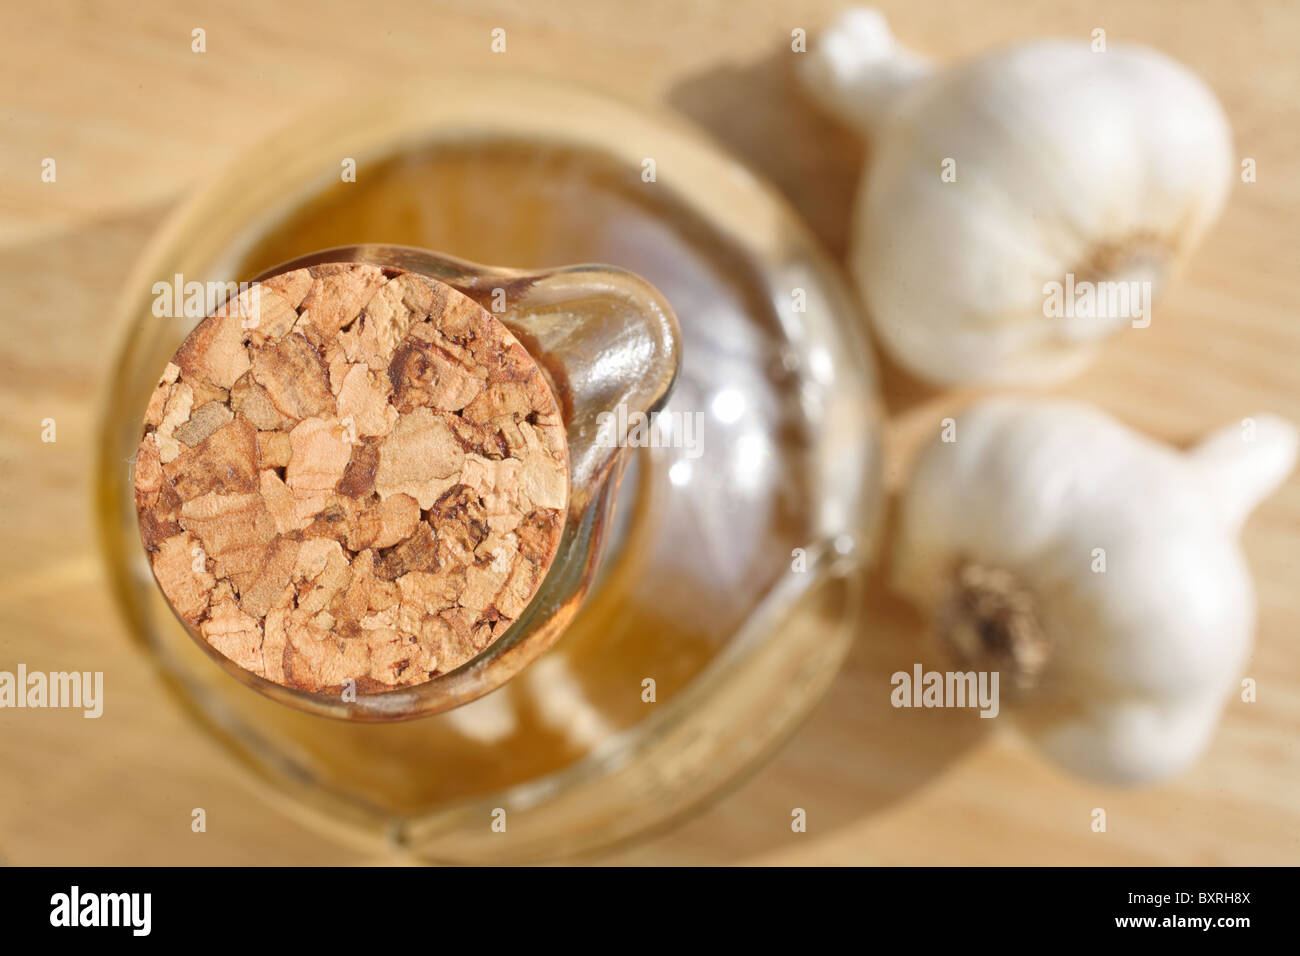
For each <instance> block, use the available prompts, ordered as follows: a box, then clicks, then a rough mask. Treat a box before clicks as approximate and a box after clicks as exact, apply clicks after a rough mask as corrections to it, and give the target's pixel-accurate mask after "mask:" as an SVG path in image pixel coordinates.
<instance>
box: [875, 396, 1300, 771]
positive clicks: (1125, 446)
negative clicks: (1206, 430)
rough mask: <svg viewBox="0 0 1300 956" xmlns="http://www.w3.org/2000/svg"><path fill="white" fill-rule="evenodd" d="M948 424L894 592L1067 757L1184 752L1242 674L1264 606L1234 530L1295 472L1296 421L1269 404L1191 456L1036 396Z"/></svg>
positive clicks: (1156, 756)
mask: <svg viewBox="0 0 1300 956" xmlns="http://www.w3.org/2000/svg"><path fill="white" fill-rule="evenodd" d="M949 424H950V426H951V424H952V423H949ZM952 427H953V429H954V433H953V434H951V435H950V436H948V437H951V438H955V441H950V442H945V441H944V440H942V439H943V436H938V437H936V440H935V441H934V442H933V443H932V444H930V445H929V446H927V447H926V448H925V449H924V450H923V451H922V452H921V454H920V456H919V458H918V460H917V462H916V466H915V469H914V472H913V474H912V476H911V478H910V480H909V481H908V484H907V487H906V488H905V490H904V492H903V494H902V498H901V503H900V512H899V527H898V534H897V537H896V544H895V550H894V560H893V576H894V583H895V586H896V588H897V589H898V590H899V591H901V592H903V593H904V594H905V595H906V596H907V597H909V598H910V599H911V600H912V601H913V602H915V603H916V604H917V605H918V606H919V607H921V608H922V609H923V610H924V611H925V612H926V613H927V615H928V617H929V620H930V622H931V625H932V626H933V627H934V628H935V629H936V630H937V631H938V636H939V638H940V639H941V641H942V642H943V643H945V644H946V645H948V647H949V649H950V650H951V651H952V652H953V653H954V654H955V656H956V658H957V661H958V663H959V665H961V669H962V670H965V669H975V670H996V671H998V672H999V674H1000V684H1001V686H1002V688H1003V689H1004V691H1003V692H1004V694H1005V693H1007V689H1008V688H1014V687H1017V686H1018V687H1019V688H1020V690H1019V691H1018V692H1013V693H1012V694H1011V696H1010V699H1007V700H1005V701H1004V703H1005V706H1004V708H1003V711H1004V712H1007V711H1010V712H1011V713H1013V714H1014V719H1015V721H1016V722H1017V723H1018V724H1019V725H1020V726H1021V727H1022V728H1023V729H1024V730H1026V731H1027V732H1028V734H1029V736H1030V737H1031V738H1032V739H1033V740H1034V741H1035V743H1036V744H1037V745H1038V746H1039V747H1041V748H1042V750H1043V751H1045V752H1046V753H1047V754H1048V755H1049V756H1050V757H1051V758H1053V759H1054V760H1055V761H1057V762H1058V763H1059V764H1061V765H1063V766H1064V767H1066V768H1068V769H1070V770H1072V771H1074V772H1076V773H1078V774H1081V775H1084V776H1087V777H1092V778H1096V779H1100V780H1103V781H1110V782H1116V783H1136V782H1142V781H1148V780H1154V779H1157V778H1160V777H1164V776H1166V775H1168V774H1171V773H1174V772H1176V771H1178V770H1180V769H1182V768H1184V767H1186V766H1187V765H1188V764H1189V763H1191V762H1192V760H1193V759H1194V758H1195V757H1196V756H1197V755H1198V754H1199V753H1200V752H1201V751H1202V750H1203V749H1204V747H1205V746H1206V744H1207V743H1208V741H1209V739H1210V736H1211V734H1212V732H1213V729H1214V727H1215V724H1216V722H1217V719H1218V717H1219V715H1220V713H1221V712H1222V709H1223V707H1224V704H1225V702H1226V701H1227V700H1228V699H1230V698H1232V696H1233V695H1234V694H1235V693H1236V692H1237V691H1238V689H1239V687H1240V684H1239V679H1240V678H1241V676H1242V671H1243V668H1244V666H1245V663H1246V660H1247V658H1248V655H1249V652H1250V646H1251V642H1252V635H1253V631H1254V624H1255V621H1254V597H1253V591H1252V586H1251V579H1250V574H1249V571H1248V569H1247V566H1246V562H1245V559H1244V557H1243V554H1242V551H1241V548H1240V546H1239V544H1238V540H1237V539H1238V534H1239V530H1240V527H1241V524H1242V522H1243V521H1244V520H1245V518H1246V516H1247V515H1248V514H1249V513H1250V511H1251V509H1252V508H1253V507H1254V506H1255V505H1256V504H1257V503H1258V502H1259V501H1260V500H1261V499H1262V498H1264V497H1265V496H1266V495H1267V494H1268V493H1269V492H1270V491H1271V490H1272V489H1273V488H1275V487H1276V486H1277V485H1278V484H1279V483H1280V482H1282V481H1283V480H1284V479H1285V477H1286V476H1287V475H1288V474H1289V473H1290V471H1291V469H1292V468H1293V467H1294V465H1295V460H1296V446H1297V436H1296V430H1295V429H1294V428H1293V427H1292V426H1291V425H1290V424H1288V423H1286V422H1284V421H1282V420H1280V419H1277V418H1274V417H1271V416H1263V415H1262V416H1257V417H1255V418H1253V419H1244V420H1243V421H1242V422H1241V423H1238V424H1234V425H1231V426H1228V427H1227V428H1225V429H1224V430H1223V431H1221V432H1219V433H1217V434H1215V435H1213V436H1212V437H1211V438H1209V439H1208V440H1207V441H1205V442H1203V443H1202V444H1200V445H1199V446H1197V447H1196V448H1194V449H1193V450H1191V451H1190V452H1179V451H1176V450H1174V449H1172V448H1169V447H1168V446H1165V445H1163V444H1160V443H1158V442H1156V441H1153V440H1151V439H1148V438H1146V437H1144V436H1142V435H1140V434H1138V433H1137V432H1134V431H1132V430H1130V429H1128V428H1126V427H1125V426H1123V425H1120V424H1119V423H1117V422H1115V421H1114V420H1112V419H1111V418H1109V417H1107V416H1106V415H1104V414H1102V413H1101V412H1099V411H1097V410H1095V409H1093V408H1091V407H1089V406H1087V405H1083V404H1079V403H1075V402H1070V401H1064V400H1051V401H1049V400H1036V401H1035V400H1029V399H991V400H986V401H984V402H981V403H979V404H977V405H975V406H973V407H971V408H969V409H967V410H966V411H964V412H962V413H961V414H959V415H958V416H957V417H956V418H955V426H952Z"/></svg>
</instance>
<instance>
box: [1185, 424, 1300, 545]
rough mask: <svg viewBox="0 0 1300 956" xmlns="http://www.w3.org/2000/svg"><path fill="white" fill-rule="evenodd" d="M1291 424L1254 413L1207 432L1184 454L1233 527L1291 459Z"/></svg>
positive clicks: (1293, 449)
mask: <svg viewBox="0 0 1300 956" xmlns="http://www.w3.org/2000/svg"><path fill="white" fill-rule="evenodd" d="M1298 446H1300V438H1297V433H1296V429H1295V427H1294V426H1293V425H1291V423H1290V422H1287V421H1285V420H1283V419H1281V418H1278V417H1277V416H1275V415H1256V416H1255V417H1253V418H1247V419H1244V420H1243V421H1242V422H1241V423H1240V424H1237V425H1229V426H1227V427H1226V428H1222V429H1220V430H1219V431H1217V432H1215V433H1213V434H1212V435H1210V437H1209V438H1206V439H1205V440H1204V441H1202V442H1201V443H1200V444H1199V445H1197V446H1196V447H1195V448H1193V449H1192V450H1191V451H1189V452H1188V454H1187V458H1188V460H1189V462H1190V463H1191V464H1192V466H1193V468H1194V469H1195V470H1196V471H1198V472H1199V473H1200V474H1201V477H1202V479H1203V480H1204V481H1205V482H1207V483H1208V484H1209V485H1210V488H1211V493H1212V495H1213V497H1214V500H1215V501H1216V502H1218V504H1219V508H1220V513H1221V514H1222V516H1223V519H1224V521H1225V522H1226V524H1227V526H1228V527H1229V528H1232V529H1237V528H1240V527H1241V526H1242V524H1243V523H1245V521H1246V518H1247V517H1248V516H1249V515H1250V513H1251V512H1252V511H1254V510H1255V507H1256V506H1257V505H1258V504H1259V503H1260V502H1261V501H1263V500H1264V499H1265V498H1267V497H1268V496H1269V494H1271V493H1272V492H1273V491H1274V490H1276V488H1277V487H1278V485H1280V484H1281V483H1282V482H1283V481H1284V480H1285V479H1286V477H1287V475H1289V474H1290V473H1291V471H1292V469H1293V468H1295V464H1296V454H1297V447H1298Z"/></svg>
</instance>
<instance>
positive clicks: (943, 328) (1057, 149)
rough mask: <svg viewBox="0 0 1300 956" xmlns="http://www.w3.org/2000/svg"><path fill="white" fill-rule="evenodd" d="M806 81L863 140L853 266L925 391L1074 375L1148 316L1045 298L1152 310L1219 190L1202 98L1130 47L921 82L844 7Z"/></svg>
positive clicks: (1212, 117)
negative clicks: (1135, 301) (1081, 291)
mask: <svg viewBox="0 0 1300 956" xmlns="http://www.w3.org/2000/svg"><path fill="white" fill-rule="evenodd" d="M802 66H803V79H804V83H805V85H806V87H807V88H808V90H809V91H810V92H811V93H812V95H813V96H814V97H815V98H816V99H817V100H819V101H820V102H821V103H822V104H823V105H824V106H825V107H826V108H828V109H829V110H830V111H832V112H833V113H835V114H837V115H838V116H839V117H841V118H842V119H843V120H844V121H846V122H847V123H849V124H851V125H853V126H856V127H857V128H858V129H860V130H861V131H862V132H864V133H866V134H869V136H870V139H871V142H872V155H871V158H870V160H869V165H868V169H867V171H866V172H865V173H864V176H865V181H864V185H863V186H861V187H860V189H859V194H858V199H857V204H856V208H855V213H854V215H855V220H854V239H853V242H852V248H851V250H850V254H849V258H850V266H851V269H852V271H853V273H854V275H855V278H856V279H857V282H858V286H859V289H860V290H861V293H862V295H863V297H864V299H865V302H866V305H867V310H868V312H869V314H870V315H871V318H872V321H873V323H874V326H875V329H876V333H877V335H878V337H879V339H880V341H881V342H882V343H883V344H884V346H885V347H886V348H887V349H888V350H889V351H890V353H891V354H892V355H893V356H894V357H895V358H896V359H897V360H898V361H899V362H900V363H901V364H902V365H904V366H906V367H907V368H908V369H910V370H911V371H913V372H914V373H916V374H918V375H920V376H921V377H923V378H926V379H928V380H930V381H932V382H935V383H939V384H961V383H997V384H1016V385H1032V386H1042V385H1048V384H1052V383H1055V382H1059V381H1062V380H1064V379H1066V378H1069V377H1070V376H1072V375H1075V374H1077V373H1078V372H1080V371H1081V370H1082V369H1083V368H1084V367H1085V366H1086V365H1087V364H1088V363H1089V362H1090V361H1091V360H1092V359H1093V357H1094V356H1095V354H1096V352H1097V350H1098V345H1099V343H1100V342H1101V341H1102V340H1103V339H1104V338H1105V337H1107V336H1109V335H1111V334H1113V333H1114V332H1116V331H1118V330H1119V329H1121V328H1124V327H1127V326H1129V325H1137V326H1139V327H1141V326H1143V325H1144V324H1145V323H1147V322H1149V321H1150V315H1151V312H1150V308H1149V302H1150V299H1148V300H1147V302H1148V307H1147V310H1146V313H1145V315H1144V316H1137V315H1134V314H1132V313H1133V312H1134V311H1136V310H1128V311H1127V312H1126V313H1125V314H1123V315H1104V314H1103V315H1100V316H1096V317H1093V316H1088V317H1082V318H1075V317H1070V318H1062V317H1048V315H1047V314H1045V310H1044V302H1045V299H1046V298H1047V289H1046V288H1045V286H1046V285H1047V284H1048V283H1060V284H1062V285H1064V284H1065V282H1066V276H1067V274H1069V275H1073V277H1074V281H1075V282H1076V283H1077V282H1084V281H1086V282H1091V283H1098V282H1138V283H1143V282H1149V283H1150V286H1149V287H1147V288H1149V291H1150V293H1151V296H1152V297H1155V296H1156V295H1157V294H1158V291H1159V288H1160V286H1161V285H1162V284H1163V283H1164V281H1165V279H1166V277H1167V276H1168V274H1169V273H1170V272H1171V271H1172V270H1173V269H1174V267H1175V266H1176V265H1177V264H1178V263H1179V262H1180V261H1181V260H1182V259H1183V258H1184V257H1186V256H1187V254H1188V253H1190V252H1191V250H1192V249H1193V248H1194V247H1195V245H1196V244H1197V242H1198V241H1199V240H1200V238H1201V236H1202V234H1203V233H1204V232H1205V231H1206V229H1207V227H1208V226H1209V225H1210V224H1211V223H1213V222H1214V220H1215V219H1216V218H1217V217H1218V215H1219V212H1220V211H1221V209H1222V207H1223V204H1224V201H1225V199H1226V196H1227V191H1228V187H1229V184H1230V182H1231V180H1232V174H1233V164H1234V159H1233V156H1232V142H1231V131H1230V129H1229V126H1228V121H1227V119H1226V117H1225V116H1224V113H1223V109H1222V108H1221V107H1220V105H1219V103H1218V100H1217V99H1216V98H1215V96H1214V94H1213V93H1212V92H1211V91H1210V90H1209V88H1208V87H1207V86H1206V85H1205V84H1204V83H1203V82H1202V81H1201V80H1200V79H1199V78H1197V77H1196V76H1195V75H1194V74H1192V73H1191V72H1190V71H1188V70H1187V69H1186V68H1184V67H1183V66H1181V65H1180V64H1178V63H1176V62H1174V61H1173V60H1171V59H1169V58H1168V57H1166V56H1164V55H1163V54H1160V53H1157V52H1155V51H1153V50H1150V49H1146V48H1143V47H1136V46H1125V45H1121V44H1113V45H1109V46H1108V48H1107V49H1106V51H1105V52H1099V53H1094V52H1093V51H1092V49H1091V47H1090V45H1089V43H1088V42H1086V41H1082V40H1079V41H1069V40H1042V41H1036V42H1032V43H1026V44H1023V45H1020V46H1015V47H1012V48H1009V49H1006V50H1002V51H998V52H994V53H991V54H988V55H986V56H983V57H980V58H978V59H975V60H973V61H970V62H967V63H964V64H961V65H958V66H955V67H952V68H949V69H945V70H934V69H932V68H931V67H930V66H929V65H928V64H927V63H926V62H925V61H924V60H923V59H922V58H920V57H918V56H917V55H915V54H913V53H911V52H909V51H907V50H905V49H903V48H901V47H899V46H898V45H897V43H896V42H895V41H894V38H893V37H892V36H891V35H890V32H889V28H888V27H887V26H886V24H885V21H884V18H883V17H881V15H880V14H879V13H877V12H876V11H874V10H864V9H850V10H848V11H846V12H845V13H844V14H843V15H842V16H841V17H840V19H839V20H838V21H836V22H835V24H834V25H832V26H831V27H830V28H829V29H828V30H827V31H826V33H825V34H824V36H823V37H822V38H821V39H820V41H819V42H818V43H817V44H816V45H815V47H814V49H813V50H811V51H810V52H809V53H808V54H806V55H805V56H804V57H803V62H802ZM945 160H952V161H953V164H954V165H953V166H952V167H951V170H950V172H952V173H955V176H956V179H955V181H950V182H945V181H943V179H942V178H941V173H943V172H944V166H943V164H944V163H945ZM1133 288H1135V289H1136V290H1142V289H1143V287H1141V286H1137V287H1133ZM1101 311H1102V312H1106V311H1108V310H1101ZM1114 311H1117V312H1118V311H1123V310H1121V309H1115V310H1114Z"/></svg>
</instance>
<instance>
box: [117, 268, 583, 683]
mask: <svg viewBox="0 0 1300 956" xmlns="http://www.w3.org/2000/svg"><path fill="white" fill-rule="evenodd" d="M568 474H569V472H568V451H567V446H566V443H565V432H564V425H563V421H562V417H561V413H560V408H559V406H558V404H557V401H556V398H555V395H554V393H553V392H552V390H551V388H550V386H549V385H548V384H547V381H546V379H545V378H544V376H543V374H542V372H541V370H540V368H539V367H538V365H537V363H536V362H535V361H534V360H533V358H532V357H531V356H530V355H529V354H528V352H527V351H525V349H524V348H523V347H522V346H521V345H520V344H519V342H518V341H516V340H515V338H514V337H513V336H512V335H511V334H510V332H509V331H508V330H507V329H506V327H505V326H504V325H502V324H501V323H500V322H499V321H498V320H497V319H496V318H494V317H493V316H492V315H491V314H489V313H488V312H486V311H484V310H483V309H482V308H480V307H479V306H478V305H477V304H475V303H474V302H473V301H471V300H470V299H468V298H466V297H465V296H464V295H462V294H461V293H459V292H457V291H456V290H454V289H452V288H450V287H449V286H446V285H443V284H442V283H439V282H436V281H434V280H432V279H429V278H426V277H424V276H420V275H417V274H414V273H410V272H403V271H400V270H396V269H381V268H378V267H375V266H371V265H362V264H356V263H337V264H325V265H317V266H312V267H311V268H308V269H298V270H295V271H292V272H286V273H283V274H281V275H278V276H275V277H273V278H270V279H267V280H265V281H263V282H261V283H258V284H256V285H254V286H252V287H251V288H250V289H249V290H248V291H247V292H245V293H243V294H242V295H240V296H239V297H238V298H237V299H234V300H232V301H231V302H229V303H227V304H226V305H225V306H222V307H221V308H220V309H218V310H217V311H216V312H215V313H214V314H213V315H211V316H209V317H208V318H206V319H205V320H204V321H203V322H202V323H200V325H199V326H198V327H197V328H196V329H195V330H194V331H193V332H192V333H191V334H190V336H189V337H188V338H187V339H186V340H185V342H184V343H183V344H182V345H181V347H180V348H179V349H178V350H177V352H176V354H175V356H173V358H172V361H171V362H170V363H169V364H168V365H167V367H166V369H165V370H164V372H163V375H162V378H161V380H160V381H159V383H158V386H157V388H156V389H155V390H154V392H153V394H152V397H151V398H150V401H149V405H148V408H147V411H146V413H145V419H144V436H143V438H142V439H141V442H140V447H139V450H138V452H137V455H136V460H135V496H136V506H137V509H138V511H139V518H140V534H141V538H142V540H143V542H144V546H145V549H146V551H147V553H148V557H149V562H150V565H151V566H152V568H153V573H154V577H155V578H156V579H157V581H158V584H159V586H160V587H161V588H162V591H163V593H164V594H165V595H166V597H167V600H168V601H169V602H170V604H171V606H172V608H173V609H174V610H175V612H176V614H177V616H178V617H180V619H181V620H182V621H184V622H185V624H186V626H187V627H188V628H189V629H190V630H191V632H192V633H194V634H195V635H197V636H199V637H200V638H201V639H202V640H204V641H206V642H207V643H208V644H209V645H211V646H212V647H213V648H215V649H216V650H217V651H219V652H220V653H221V654H223V655H225V656H226V657H227V658H229V659H230V660H232V661H234V662H235V663H236V664H238V665H239V666H240V667H242V668H244V669H246V670H248V671H251V672H252V673H254V674H257V675H259V676H261V677H264V678H266V679H267V680H271V681H274V682H276V683H278V684H282V685H285V686H288V687H294V688H298V689H302V690H309V691H321V692H326V691H329V692H332V691H335V690H338V689H340V688H343V687H345V686H348V685H346V684H345V681H348V680H354V681H355V682H356V684H355V686H356V689H357V690H358V691H359V692H361V693H373V692H375V691H380V690H385V689H388V688H392V687H397V686H404V685H412V684H418V683H422V682H424V681H426V680H429V679H430V678H432V677H436V676H437V675H439V674H444V673H446V672H448V671H450V670H452V669H454V668H455V667H458V666H459V665H460V664H463V663H464V662H465V661H467V660H469V659H470V658H472V657H474V656H475V655H477V654H478V653H479V652H480V651H481V650H483V649H484V648H485V647H487V646H488V645H489V644H491V643H492V641H494V640H496V639H497V638H499V637H500V636H501V635H502V634H503V633H504V632H505V631H506V629H507V628H508V627H509V626H510V625H511V624H512V623H513V622H514V620H515V619H516V618H517V617H518V616H519V614H520V613H521V612H522V611H523V610H524V608H525V606H526V605H527V604H528V602H529V601H530V600H531V599H532V597H533V595H534V594H535V593H536V591H537V589H538V587H539V586H540V584H541V582H542V579H543V578H544V577H545V575H546V571H547V569H548V568H549V567H550V564H551V562H552V560H553V559H554V557H555V552H556V549H557V548H558V545H559V540H560V535H561V532H562V530H563V527H564V520H565V514H566V509H567V506H568V495H569V479H568Z"/></svg>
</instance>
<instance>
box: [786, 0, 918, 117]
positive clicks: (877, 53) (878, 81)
mask: <svg viewBox="0 0 1300 956" xmlns="http://www.w3.org/2000/svg"><path fill="white" fill-rule="evenodd" d="M804 66H805V72H804V80H805V82H806V83H807V84H808V88H809V90H811V91H812V92H813V94H814V95H815V96H816V97H817V99H818V100H819V101H820V102H821V104H822V106H824V107H825V108H826V109H827V110H828V111H829V112H831V113H833V114H835V115H836V116H838V117H839V118H840V119H841V120H843V121H844V122H845V123H848V124H849V125H850V126H853V127H855V128H857V129H861V130H864V131H874V130H876V129H878V128H879V127H880V126H881V125H882V123H883V122H884V120H885V117H886V116H888V115H889V112H890V111H891V110H892V109H893V106H894V103H895V102H896V101H897V100H898V98H899V97H900V96H902V95H903V93H905V92H906V91H907V90H909V89H910V88H911V87H913V86H915V85H916V84H917V83H919V82H920V81H921V80H923V79H925V78H926V77H927V76H929V75H930V74H931V73H933V72H934V68H933V67H932V66H931V65H930V61H929V60H927V59H925V58H924V57H922V56H921V55H920V54H918V53H914V52H913V51H911V50H909V49H907V48H906V47H905V46H903V45H902V44H900V43H899V42H898V41H897V40H896V39H895V38H894V34H893V32H892V31H891V30H890V29H889V24H887V23H886V22H885V18H884V17H883V16H882V15H881V14H880V12H879V11H878V10H868V9H862V8H853V9H850V10H846V11H845V12H844V14H843V16H841V17H840V19H839V20H838V21H837V22H836V25H835V29H834V30H833V31H832V32H829V33H827V34H826V36H825V38H824V39H823V40H822V42H821V46H820V47H819V48H818V55H817V56H816V57H814V58H811V59H809V60H807V61H806V62H805V64H804Z"/></svg>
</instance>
